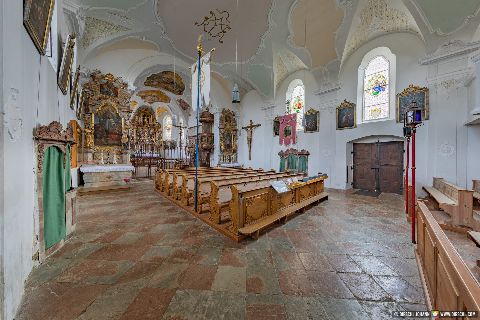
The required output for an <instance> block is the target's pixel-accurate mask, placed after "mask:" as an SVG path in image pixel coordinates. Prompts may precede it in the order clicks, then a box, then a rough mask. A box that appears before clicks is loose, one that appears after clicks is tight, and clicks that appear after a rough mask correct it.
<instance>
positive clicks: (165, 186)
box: [158, 169, 261, 196]
mask: <svg viewBox="0 0 480 320" xmlns="http://www.w3.org/2000/svg"><path fill="white" fill-rule="evenodd" d="M248 172H252V173H253V172H261V170H253V169H228V170H226V169H208V170H206V169H202V170H199V171H198V176H203V177H216V176H229V175H233V174H235V173H242V174H245V173H248ZM179 174H187V175H189V176H195V169H188V170H163V171H160V172H159V173H158V175H159V178H158V179H159V180H160V182H159V186H160V189H159V190H160V192H162V193H164V194H165V195H167V196H172V195H173V193H174V188H178V187H179V185H178V184H177V180H178V176H179ZM175 186H176V187H175Z"/></svg>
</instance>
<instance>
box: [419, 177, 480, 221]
mask: <svg viewBox="0 0 480 320" xmlns="http://www.w3.org/2000/svg"><path fill="white" fill-rule="evenodd" d="M423 189H424V190H425V191H426V192H427V193H428V194H429V196H430V197H431V198H433V199H434V200H435V201H436V202H437V203H438V207H439V208H440V209H442V210H443V211H445V212H446V213H448V214H449V215H450V217H451V219H452V224H453V225H455V226H462V227H468V228H471V229H474V230H478V229H479V228H480V223H478V222H477V221H476V220H475V219H474V217H473V191H472V190H466V189H463V188H460V187H457V186H455V185H453V184H451V183H449V182H447V181H445V180H444V179H443V178H433V187H423Z"/></svg>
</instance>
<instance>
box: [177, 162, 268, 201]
mask: <svg viewBox="0 0 480 320" xmlns="http://www.w3.org/2000/svg"><path fill="white" fill-rule="evenodd" d="M276 174H277V173H276V172H275V171H274V170H272V171H266V172H265V171H261V172H259V171H254V172H247V173H242V174H233V175H228V176H226V175H224V176H213V177H212V176H208V177H206V176H201V177H199V178H198V188H197V192H198V198H200V197H209V196H210V183H211V182H216V181H232V180H236V179H246V180H255V179H257V178H260V177H266V176H272V175H276ZM194 189H195V176H187V175H184V176H182V186H181V190H180V191H181V194H179V198H180V199H181V200H182V204H184V205H189V203H190V200H191V198H193V197H194Z"/></svg>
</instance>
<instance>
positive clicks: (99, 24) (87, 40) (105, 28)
mask: <svg viewBox="0 0 480 320" xmlns="http://www.w3.org/2000/svg"><path fill="white" fill-rule="evenodd" d="M128 30H129V29H128V28H126V27H123V26H119V25H115V24H113V23H110V22H107V21H103V20H100V19H97V18H93V17H86V18H85V32H84V34H83V37H82V40H81V44H82V47H84V48H87V47H89V46H90V45H91V44H93V43H95V42H96V41H98V40H100V39H105V38H107V37H108V36H111V35H113V34H116V33H121V32H126V31H128Z"/></svg>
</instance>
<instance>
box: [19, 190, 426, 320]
mask: <svg viewBox="0 0 480 320" xmlns="http://www.w3.org/2000/svg"><path fill="white" fill-rule="evenodd" d="M329 193H330V197H329V200H327V201H325V202H323V203H321V204H320V205H318V206H316V207H313V208H311V209H309V210H308V211H306V212H305V213H304V214H302V215H299V216H297V217H295V218H293V219H292V220H290V221H289V222H287V223H286V224H284V225H279V226H277V227H275V228H272V229H271V230H269V231H268V232H267V233H265V234H263V235H262V236H261V237H260V239H259V240H257V241H254V240H248V241H245V242H243V243H235V242H232V241H231V240H229V239H228V238H226V237H224V236H223V235H221V234H219V233H218V232H216V231H215V230H213V229H211V228H210V227H208V226H207V225H205V224H204V223H202V222H201V221H199V220H197V219H196V218H194V217H193V216H192V215H190V214H189V213H187V212H185V211H183V210H181V209H179V208H178V207H176V206H175V205H174V204H172V203H171V202H169V201H168V200H167V199H164V198H162V197H161V196H160V195H158V194H157V193H155V192H154V190H153V184H152V183H151V182H139V183H133V188H132V189H131V190H129V191H124V192H116V193H102V194H94V195H86V196H83V197H81V198H80V200H79V202H80V204H79V206H80V209H79V215H78V223H77V230H76V232H75V233H74V234H73V236H72V237H71V238H70V239H69V240H68V242H67V243H66V245H65V246H64V247H63V248H62V249H61V250H60V251H58V252H57V253H55V254H54V255H53V256H51V257H50V258H48V259H47V261H46V262H45V263H44V264H43V265H41V266H40V267H38V268H36V269H35V270H34V271H33V272H32V274H31V276H30V277H29V279H28V281H27V284H26V289H25V296H24V300H23V303H22V306H21V308H20V310H19V312H18V315H17V317H16V319H18V320H20V319H29V320H33V319H62V320H65V319H95V320H99V319H255V320H257V319H390V318H391V312H392V311H393V310H425V309H426V306H425V305H424V303H425V300H424V295H423V290H422V287H421V283H420V279H419V275H418V270H417V266H416V261H415V259H414V251H413V247H412V245H411V243H410V239H409V236H410V226H409V225H408V224H407V223H406V219H405V214H404V213H403V210H402V203H403V202H402V199H403V198H402V197H401V196H397V195H381V196H380V197H379V198H378V199H377V198H369V197H363V196H356V195H351V194H349V193H343V192H339V191H333V190H331V191H330V192H329Z"/></svg>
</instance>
